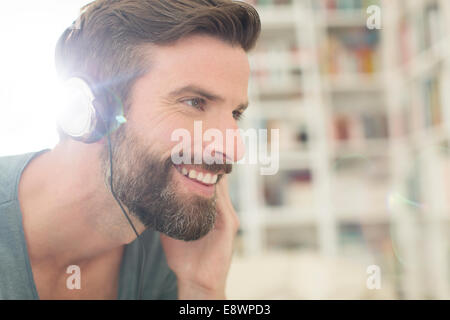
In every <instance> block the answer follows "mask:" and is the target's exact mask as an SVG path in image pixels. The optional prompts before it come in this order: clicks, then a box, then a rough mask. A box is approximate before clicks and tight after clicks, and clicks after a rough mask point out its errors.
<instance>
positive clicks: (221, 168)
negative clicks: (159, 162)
mask: <svg viewBox="0 0 450 320" xmlns="http://www.w3.org/2000/svg"><path fill="white" fill-rule="evenodd" d="M179 155H180V157H183V152H182V151H180V153H179ZM169 160H170V161H171V159H170V158H169ZM189 164H192V165H194V166H196V167H197V168H201V169H203V170H205V171H209V172H212V173H219V172H220V173H221V175H222V174H229V173H231V172H232V171H233V165H232V164H231V163H223V164H222V163H212V164H208V163H204V162H203V160H202V163H200V164H195V162H194V156H191V161H190V163H189Z"/></svg>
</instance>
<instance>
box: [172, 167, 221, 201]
mask: <svg viewBox="0 0 450 320" xmlns="http://www.w3.org/2000/svg"><path fill="white" fill-rule="evenodd" d="M174 168H175V170H176V171H177V172H178V173H179V175H178V176H179V177H180V178H181V181H182V185H183V186H185V187H186V188H188V189H190V190H189V191H194V192H195V193H198V194H200V195H203V196H205V197H208V198H210V197H212V196H213V195H214V191H215V185H216V183H217V181H218V179H219V177H220V174H217V173H211V172H207V171H201V170H199V169H198V168H197V169H194V168H193V167H189V166H184V165H174Z"/></svg>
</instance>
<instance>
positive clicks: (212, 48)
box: [150, 35, 250, 95]
mask: <svg viewBox="0 0 450 320" xmlns="http://www.w3.org/2000/svg"><path fill="white" fill-rule="evenodd" d="M150 65H151V67H150V74H151V75H152V78H153V79H154V80H155V79H156V78H157V81H158V83H159V85H165V86H167V87H170V88H173V87H177V86H182V85H185V84H187V83H189V84H192V83H194V84H197V85H201V86H203V87H205V88H211V89H215V91H217V89H218V88H219V89H222V90H223V91H230V92H234V94H235V95H236V94H243V93H244V92H245V94H246V92H247V86H248V78H249V74H250V70H249V62H248V57H247V54H246V52H245V51H244V50H243V49H242V48H241V47H239V46H234V47H233V46H231V45H230V44H229V43H227V42H224V41H222V40H220V39H217V38H214V37H211V36H205V35H195V36H190V37H187V38H184V39H182V40H179V41H177V42H175V43H173V44H170V45H163V46H159V45H158V46H153V47H152V49H151V64H150ZM224 93H225V94H226V92H224Z"/></svg>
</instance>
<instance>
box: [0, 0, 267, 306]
mask: <svg viewBox="0 0 450 320" xmlns="http://www.w3.org/2000/svg"><path fill="white" fill-rule="evenodd" d="M259 31H260V21H259V17H258V15H257V13H256V11H255V10H254V9H253V8H252V7H250V6H249V5H246V4H244V3H242V2H232V1H229V0H178V1H176V0H173V1H172V0H170V1H167V0H97V1H95V2H93V3H91V4H89V5H87V6H86V7H85V8H84V9H83V12H82V14H81V16H80V18H79V19H78V20H77V22H76V23H75V24H74V26H73V27H71V28H69V29H68V30H66V32H65V33H64V34H63V35H62V37H61V39H60V41H59V43H58V46H57V50H56V65H57V70H58V72H59V74H60V75H61V77H62V78H63V79H65V80H67V79H69V78H71V77H82V78H84V79H89V81H87V82H88V83H89V84H90V85H93V87H96V88H97V87H101V88H102V89H103V91H104V92H107V96H108V97H109V98H110V97H113V99H108V98H105V101H107V102H108V103H106V106H107V108H106V109H107V110H106V111H105V112H106V113H111V114H120V115H122V117H124V118H126V122H125V123H123V124H122V125H121V126H119V127H118V129H117V130H112V129H111V130H110V131H108V132H107V133H106V134H105V135H104V136H102V137H100V138H99V139H97V140H95V141H94V142H92V141H89V142H90V143H85V142H81V141H78V140H77V139H72V137H69V136H68V135H67V134H66V132H65V131H64V130H60V131H61V141H60V143H59V144H58V145H57V146H56V147H55V148H54V149H52V150H46V151H42V152H40V153H35V154H26V155H20V156H12V157H6V158H2V159H0V261H1V263H0V298H1V299H137V298H144V299H176V298H179V299H224V298H225V283H226V277H227V272H228V269H229V266H230V261H231V254H232V243H233V238H234V235H235V233H236V231H237V228H238V219H237V216H236V213H235V211H234V209H233V207H232V205H231V202H230V198H229V196H228V192H227V181H226V174H227V173H229V172H231V165H230V164H229V163H228V161H226V162H225V161H223V162H222V163H223V164H220V161H217V163H215V164H206V163H205V162H204V161H203V162H202V163H201V164H181V165H175V164H174V163H173V162H172V160H171V154H172V149H173V148H174V146H175V145H176V144H177V142H176V141H172V139H171V133H172V132H173V131H174V130H176V129H179V128H184V129H186V130H188V131H189V132H190V133H192V136H194V121H201V123H202V125H203V129H204V130H206V129H208V128H216V129H218V130H220V131H222V132H225V130H227V129H230V130H236V129H237V128H238V127H237V121H238V119H239V117H240V116H241V114H242V112H243V111H244V109H245V108H246V106H247V103H248V102H247V99H248V97H247V88H248V79H249V65H248V59H247V56H246V52H247V51H248V50H250V49H251V48H252V47H253V46H254V44H255V42H256V39H257V37H258V35H259ZM94 91H95V90H94ZM105 95H106V94H105ZM116 118H117V117H116ZM122 122H124V121H122ZM108 128H109V129H110V127H109V126H108ZM111 128H115V127H111ZM224 136H225V134H224ZM238 138H239V137H238ZM237 140H238V143H236V144H226V145H223V146H220V145H218V146H216V147H215V149H214V150H213V151H214V152H213V153H212V154H213V156H214V158H215V159H222V160H223V159H226V160H232V161H237V160H239V159H240V158H242V156H243V144H242V141H241V139H240V138H239V139H237ZM202 147H205V145H202ZM192 150H194V147H192ZM185 151H186V150H183V152H185ZM110 160H112V161H110ZM113 190H114V192H113ZM121 206H122V207H123V210H122V209H121ZM127 217H128V219H129V220H127ZM135 231H136V232H135ZM137 234H139V237H138V238H137V236H136V235H137ZM137 240H139V241H137ZM140 244H143V246H142V247H143V248H141V246H140ZM142 249H143V250H145V251H141V250H142ZM144 259H145V261H143V260H144ZM142 266H143V268H144V269H143V272H142V273H141V272H140V268H141V267H142Z"/></svg>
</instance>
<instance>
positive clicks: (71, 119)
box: [58, 76, 126, 143]
mask: <svg viewBox="0 0 450 320" xmlns="http://www.w3.org/2000/svg"><path fill="white" fill-rule="evenodd" d="M63 91H64V93H63V106H62V110H61V114H60V116H59V117H58V127H59V128H60V129H61V130H62V131H63V132H64V133H65V134H66V135H68V136H69V137H71V138H72V139H74V140H78V141H81V142H84V143H94V142H97V141H99V140H100V139H102V138H103V137H104V136H106V135H107V134H109V133H110V132H111V131H112V130H115V129H117V128H118V127H119V126H120V125H121V124H122V123H124V122H126V119H125V117H124V116H123V114H120V115H116V116H115V117H114V114H116V111H115V110H116V109H117V107H118V104H119V105H120V103H119V101H118V99H114V95H113V94H111V93H110V92H109V91H108V90H107V89H106V86H104V85H96V86H94V85H92V82H91V81H89V80H87V78H86V77H84V76H72V77H70V78H69V79H68V80H66V81H65V83H64V84H63Z"/></svg>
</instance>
